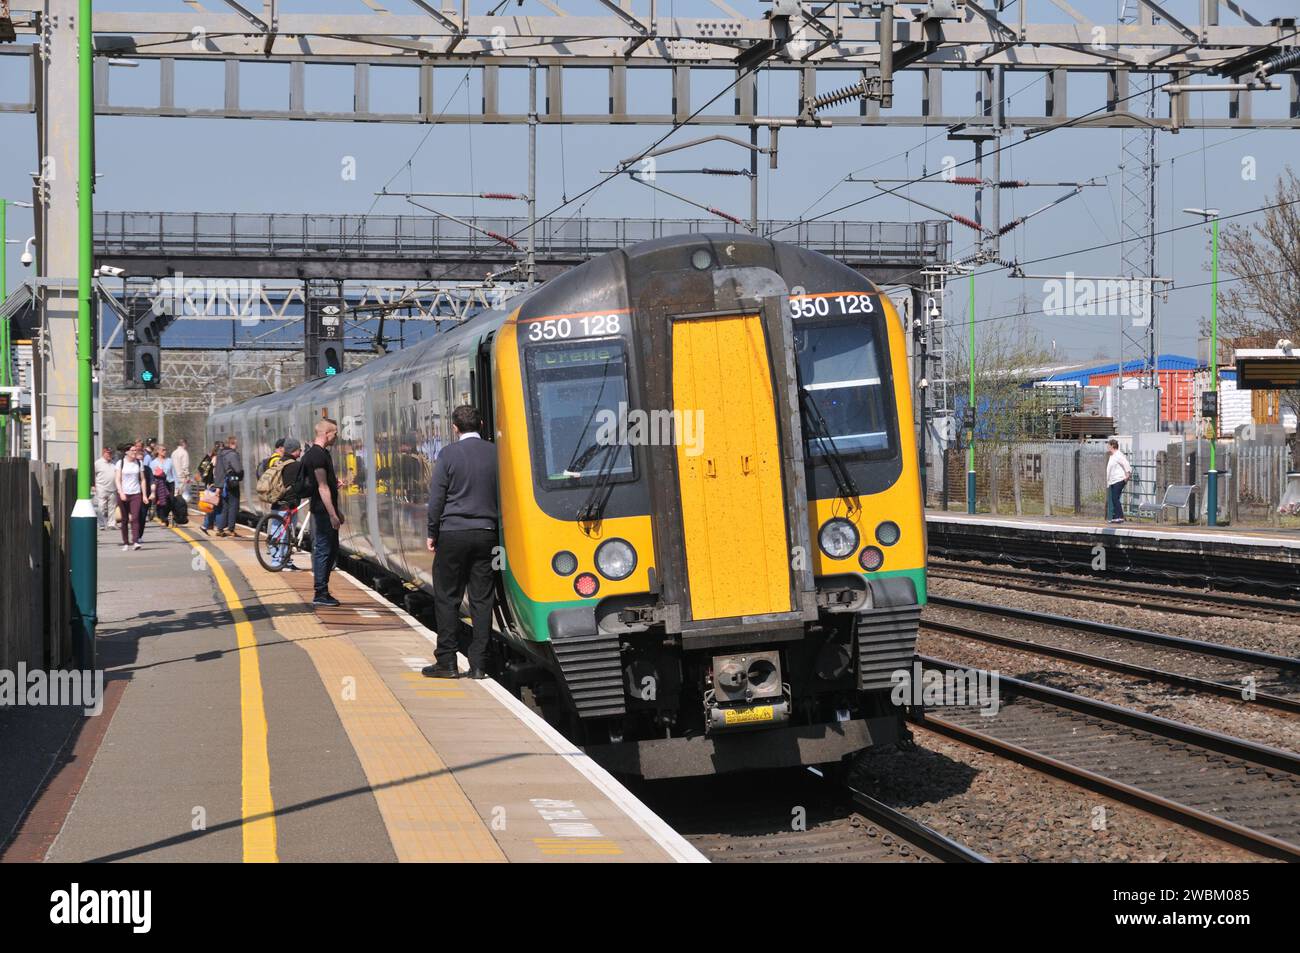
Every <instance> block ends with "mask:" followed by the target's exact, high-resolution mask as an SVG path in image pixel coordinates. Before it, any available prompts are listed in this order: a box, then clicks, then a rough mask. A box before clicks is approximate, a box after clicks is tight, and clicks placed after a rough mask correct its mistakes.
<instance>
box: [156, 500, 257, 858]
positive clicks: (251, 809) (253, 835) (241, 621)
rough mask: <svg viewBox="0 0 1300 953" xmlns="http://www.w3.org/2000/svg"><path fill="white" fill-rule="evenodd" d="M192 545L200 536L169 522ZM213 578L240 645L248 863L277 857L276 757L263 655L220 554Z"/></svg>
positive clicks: (214, 562) (210, 565)
mask: <svg viewBox="0 0 1300 953" xmlns="http://www.w3.org/2000/svg"><path fill="white" fill-rule="evenodd" d="M169 529H171V531H172V532H173V533H175V534H176V535H177V536H179V537H180V538H181V539H183V540H185V541H186V542H187V543H189V544H190V545H191V546H193V545H195V544H196V543H197V542H198V540H196V539H194V537H192V536H190V535H189V534H187V533H184V532H182V531H180V530H179V529H176V528H175V527H174V526H173V527H169ZM205 562H206V565H207V566H208V568H209V569H211V570H212V578H213V579H215V580H216V581H217V588H218V589H220V590H221V596H222V598H224V599H225V600H226V606H227V607H228V608H229V609H230V615H231V618H232V619H234V622H235V643H236V645H237V646H238V647H239V720H240V724H241V725H242V734H243V742H242V745H241V748H242V758H241V761H242V786H243V796H242V798H241V808H240V809H241V812H242V814H243V833H244V863H246V864H255V863H270V864H273V863H276V862H277V861H278V860H279V859H280V858H279V856H278V855H277V853H276V832H275V803H274V802H273V801H272V800H271V758H270V756H269V755H268V754H267V750H266V735H267V726H266V705H265V703H264V702H263V699H262V667H261V664H260V662H259V661H258V657H257V640H256V638H255V637H254V635H253V624H252V623H251V622H249V621H248V613H246V612H245V611H244V604H243V602H241V601H240V598H239V596H238V594H236V592H235V587H234V586H233V585H231V584H230V577H229V576H227V575H226V571H225V570H224V569H222V568H221V564H220V563H219V562H217V559H216V557H215V556H212V557H209V558H208V559H206V560H205Z"/></svg>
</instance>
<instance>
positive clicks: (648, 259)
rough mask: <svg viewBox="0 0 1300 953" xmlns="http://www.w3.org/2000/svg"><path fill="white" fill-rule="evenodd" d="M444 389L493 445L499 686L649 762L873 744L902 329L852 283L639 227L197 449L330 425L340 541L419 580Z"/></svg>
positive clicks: (909, 638)
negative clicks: (648, 234) (656, 235)
mask: <svg viewBox="0 0 1300 953" xmlns="http://www.w3.org/2000/svg"><path fill="white" fill-rule="evenodd" d="M461 403H474V404H476V405H477V406H479V407H480V409H482V410H483V411H484V414H485V418H486V419H487V421H488V427H487V428H485V431H487V434H486V435H488V436H490V437H491V438H492V439H494V440H495V442H496V446H497V448H498V459H499V463H500V474H501V477H500V493H501V514H502V525H501V545H502V557H503V558H502V570H501V593H502V595H503V599H502V603H503V606H502V609H503V611H502V613H501V618H500V620H499V621H500V625H499V632H498V635H499V637H500V639H499V644H500V646H501V647H502V649H503V650H502V651H501V652H499V653H498V656H497V661H498V665H499V669H500V671H499V672H498V677H500V678H501V679H502V680H503V681H505V682H506V683H507V684H509V685H511V686H512V687H514V688H516V689H518V690H521V691H527V692H529V694H530V697H531V698H533V699H535V700H536V701H537V702H538V704H539V705H540V706H541V707H542V708H543V709H544V710H546V711H547V712H548V715H549V716H550V717H552V718H553V719H556V720H558V721H560V722H561V723H562V725H563V727H565V728H566V729H567V730H569V731H570V733H571V734H573V735H574V736H575V737H576V738H577V739H578V740H580V741H581V742H582V743H583V744H584V745H585V746H586V748H587V750H588V752H589V753H591V754H592V755H593V757H596V758H597V759H598V760H600V761H602V762H603V763H605V764H606V765H607V766H609V767H610V768H611V769H614V770H617V771H621V772H625V773H628V774H638V775H642V776H646V777H673V776H683V775H697V774H709V773H718V772H724V771H733V770H742V769H752V768H760V767H781V766H790V765H798V764H827V763H834V762H838V761H840V760H842V759H843V758H845V757H847V756H849V755H851V754H853V753H855V752H857V751H860V750H862V749H865V748H867V747H870V746H872V745H876V744H881V743H888V742H892V741H894V740H896V739H897V738H898V736H899V733H900V732H901V731H902V730H903V729H902V720H901V717H902V711H901V709H900V708H899V707H898V706H897V705H895V704H893V703H892V702H891V699H890V690H891V688H892V687H893V681H892V679H893V676H894V673H895V672H897V671H899V670H905V669H906V668H907V667H908V665H909V664H910V661H911V658H912V656H913V654H914V651H915V641H916V629H917V622H918V618H919V613H920V606H921V605H922V604H923V602H924V600H925V571H924V568H925V567H924V559H925V547H924V525H923V520H922V511H921V501H920V488H919V477H918V473H917V454H916V448H915V446H914V430H913V427H912V425H911V421H912V408H911V399H910V392H909V387H908V374H907V362H906V350H905V341H904V336H903V329H902V327H901V325H900V323H899V319H898V315H897V313H896V312H895V310H894V308H893V305H892V303H891V302H890V301H889V300H888V298H887V297H885V296H884V295H882V294H881V293H880V292H879V290H878V289H877V288H876V287H875V286H874V285H873V284H871V282H869V281H868V280H866V279H865V278H863V277H862V276H861V275H859V274H858V273H856V272H855V271H853V270H852V269H850V268H847V267H845V266H843V265H841V264H839V263H837V262H835V261H833V260H832V259H830V258H827V257H826V256H823V255H820V254H817V253H815V252H810V251H807V250H804V249H800V248H797V247H794V246H790V245H784V244H780V243H774V242H770V241H766V240H762V239H757V238H752V237H747V236H737V235H684V236H677V237H672V238H665V239H659V240H655V241H651V242H645V243H642V244H639V245H636V246H633V247H630V248H628V249H626V250H622V251H617V252H613V253H610V254H608V255H604V256H601V257H599V258H596V259H593V260H591V261H589V262H586V263H585V264H583V265H580V266H578V267H576V268H574V269H572V270H570V271H568V272H566V273H565V274H563V275H561V276H559V277H557V278H555V279H554V280H552V281H550V282H548V283H547V284H545V285H543V286H542V287H540V288H538V289H537V290H536V291H534V292H531V293H529V294H527V295H526V296H521V297H518V298H515V299H513V300H512V301H511V302H510V307H509V310H506V311H496V312H489V313H486V314H481V315H479V316H477V317H476V318H474V319H472V320H470V321H468V322H466V323H465V324H463V325H461V326H459V327H457V328H455V329H453V330H452V331H450V332H448V333H445V334H439V335H436V336H434V337H433V338H432V339H430V340H427V341H424V342H421V343H420V344H418V345H416V346H414V347H410V348H407V349H405V350H403V351H400V352H397V353H395V354H392V355H388V356H386V357H383V358H379V359H377V360H375V361H372V362H371V363H369V364H367V365H366V366H365V367H364V368H361V369H358V370H356V371H351V372H348V373H346V374H343V375H340V376H339V377H337V378H332V379H327V380H321V381H312V382H309V383H306V384H304V385H302V386H300V387H297V388H294V389H293V390H290V391H285V392H283V393H278V394H268V395H265V396H262V397H258V398H254V399H253V400H250V401H246V402H244V403H242V404H239V405H235V406H232V407H227V408H223V409H222V410H220V411H218V412H216V413H214V414H213V415H212V417H211V418H210V422H209V437H210V439H212V440H215V439H219V438H221V437H222V436H224V435H225V434H228V433H232V432H233V433H235V434H237V435H238V436H239V437H240V438H241V442H242V446H243V447H244V449H245V460H246V461H249V462H250V465H251V461H252V460H254V459H262V458H264V457H265V456H267V455H268V454H269V453H270V447H271V445H272V444H273V442H274V440H275V439H276V438H277V437H281V436H294V437H298V438H299V439H303V440H304V441H305V440H306V439H310V434H311V428H312V425H313V423H314V420H315V419H317V418H319V417H320V416H329V417H333V418H334V419H336V420H338V421H339V423H340V438H339V442H338V445H337V446H336V448H335V453H336V455H337V460H336V462H337V465H338V471H339V474H340V477H341V478H342V479H343V480H344V481H345V483H346V489H345V492H344V493H343V496H342V504H343V509H344V515H345V517H346V522H345V524H344V527H343V533H342V539H341V543H342V546H343V548H344V549H345V550H346V551H347V552H349V553H350V554H352V555H354V556H356V557H358V558H360V559H363V560H365V561H366V562H368V563H371V564H373V565H374V566H375V567H376V568H377V569H379V570H381V571H383V572H386V573H389V574H391V575H393V576H395V577H397V578H399V579H401V580H403V581H404V582H406V583H407V584H408V585H409V586H410V587H413V588H416V589H420V590H424V591H425V592H429V591H431V577H430V566H429V562H428V554H427V553H426V552H425V549H424V538H425V506H426V502H427V497H428V490H429V482H430V476H431V472H432V466H433V461H434V460H435V458H436V456H437V452H438V450H439V449H440V448H441V446H442V445H443V444H444V443H445V442H447V441H448V440H450V439H451V432H450V431H451V425H450V415H451V410H452V409H453V408H454V407H455V406H456V405H458V404H461ZM243 503H244V505H245V507H246V508H247V509H248V510H250V511H252V512H254V513H257V512H259V511H260V510H261V509H262V507H261V504H260V503H259V502H258V501H256V500H255V499H253V500H249V499H246V500H244V501H243Z"/></svg>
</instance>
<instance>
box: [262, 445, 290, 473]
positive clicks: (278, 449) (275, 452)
mask: <svg viewBox="0 0 1300 953" xmlns="http://www.w3.org/2000/svg"><path fill="white" fill-rule="evenodd" d="M286 439H287V438H285V437H281V438H280V439H279V440H277V441H276V442H275V447H274V449H272V451H271V455H270V456H269V457H267V458H266V459H265V460H263V461H262V462H261V463H260V464H258V467H257V476H258V479H259V480H260V479H261V476H262V474H263V473H265V472H266V471H267V470H269V469H271V467H273V466H275V465H276V464H277V463H279V462H280V460H281V459H282V458H283V457H284V443H285V440H286Z"/></svg>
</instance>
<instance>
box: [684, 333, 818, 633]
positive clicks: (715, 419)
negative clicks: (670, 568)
mask: <svg viewBox="0 0 1300 953" xmlns="http://www.w3.org/2000/svg"><path fill="white" fill-rule="evenodd" d="M767 355H768V352H767V346H766V343H765V341H764V333H763V324H762V320H761V318H760V317H759V316H758V315H756V314H748V315H723V316H710V317H699V318H679V319H677V320H675V321H674V322H673V330H672V368H673V370H672V376H673V380H672V386H673V410H674V412H675V415H676V418H677V425H678V440H677V447H676V455H677V476H678V492H679V494H680V499H681V510H682V533H683V538H684V540H685V551H686V576H687V585H688V587H689V592H690V607H691V613H690V614H691V618H692V619H694V620H704V619H724V618H733V617H737V616H750V615H760V614H765V613H776V612H789V611H791V609H792V608H793V606H792V604H791V594H790V557H789V554H788V553H787V551H786V547H787V542H786V540H787V536H786V532H787V527H786V514H785V504H784V500H783V496H782V487H781V454H780V447H779V444H778V435H777V422H776V415H775V410H774V406H773V397H772V375H771V368H770V366H769V360H768V356H767ZM688 415H690V417H689V419H688ZM701 425H702V426H701ZM692 427H694V430H692V429H691V428H692ZM684 435H686V436H690V435H693V436H694V439H693V440H687V439H683V436H684Z"/></svg>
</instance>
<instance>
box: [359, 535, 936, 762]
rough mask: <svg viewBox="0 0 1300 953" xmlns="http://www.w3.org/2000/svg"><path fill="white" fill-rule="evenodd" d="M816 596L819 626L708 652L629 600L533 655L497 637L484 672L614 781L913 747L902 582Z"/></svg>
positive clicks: (909, 646) (910, 647) (412, 602)
mask: <svg viewBox="0 0 1300 953" xmlns="http://www.w3.org/2000/svg"><path fill="white" fill-rule="evenodd" d="M347 561H348V564H349V565H348V569H349V570H350V571H352V572H353V573H354V574H356V575H359V576H361V577H362V578H364V579H365V580H366V581H367V582H369V583H370V584H371V585H372V586H374V588H376V589H377V590H378V591H379V592H381V593H382V594H383V595H385V596H386V597H388V598H390V599H393V600H394V601H398V602H400V603H402V604H403V605H404V606H405V608H406V609H407V610H408V611H410V612H411V613H412V614H413V615H415V616H416V617H417V618H421V619H423V620H424V621H425V622H426V623H427V624H429V625H432V624H433V618H432V616H433V611H432V600H431V599H430V597H429V596H428V594H427V593H424V592H422V591H421V590H419V589H416V588H413V587H412V586H410V585H409V584H407V583H405V582H403V581H402V580H400V579H399V578H397V577H396V576H393V575H391V574H389V573H387V572H386V571H384V570H382V569H380V568H378V567H377V566H375V565H374V564H373V563H370V562H367V561H365V560H362V559H358V558H357V557H347ZM818 590H819V603H820V604H821V606H822V608H821V609H820V611H819V612H818V617H817V620H816V621H815V622H808V623H805V624H804V625H803V626H801V627H800V628H799V629H797V630H786V631H781V630H778V631H775V632H773V631H761V630H756V631H753V632H750V633H747V637H742V636H736V637H729V638H727V639H724V640H717V639H715V642H716V641H726V642H727V643H728V644H709V645H700V644H699V643H698V641H695V644H692V641H693V640H692V638H691V637H690V636H688V635H683V634H682V633H675V634H669V633H668V632H667V631H666V627H665V625H664V624H663V623H662V622H659V621H656V620H655V619H654V608H653V607H654V603H653V601H652V599H651V597H650V596H648V595H646V596H636V595H631V596H621V597H618V598H617V599H610V600H605V601H604V602H602V603H600V604H598V606H596V607H587V608H586V609H584V610H573V611H572V613H570V614H569V615H568V616H566V615H565V614H564V613H563V612H561V613H554V614H553V618H552V622H551V629H552V631H551V635H552V638H551V640H550V641H549V642H535V643H531V644H527V647H525V645H524V644H522V643H521V642H520V640H517V639H507V638H504V637H502V635H501V632H498V633H496V636H497V637H496V638H494V639H493V643H492V647H491V651H490V656H489V668H490V670H491V673H492V674H493V675H494V676H495V677H496V678H497V679H498V680H499V681H500V682H502V684H504V685H505V686H506V687H507V688H509V689H510V690H512V691H513V692H515V693H516V694H517V695H519V696H520V697H521V698H523V699H524V700H525V701H526V702H528V703H529V704H530V705H531V706H532V707H533V708H534V709H535V710H537V711H538V712H539V713H541V714H542V715H543V717H545V718H546V720H547V721H549V722H550V723H551V724H553V725H555V726H556V727H557V728H559V729H560V730H561V731H563V732H564V733H565V734H566V735H567V736H568V737H569V738H571V739H572V740H573V741H574V742H575V743H577V744H580V745H582V746H583V748H584V750H585V751H586V752H587V753H588V754H589V755H590V756H591V757H592V758H593V759H595V760H596V761H597V762H599V763H600V764H601V765H603V766H604V767H605V768H607V769H608V770H610V771H613V772H615V773H617V774H624V775H628V776H635V777H642V778H646V779H667V778H677V777H692V776H700V775H712V774H723V773H730V772H736V771H750V770H761V769H772V768H787V767H796V766H801V765H823V766H826V765H836V764H839V763H842V762H844V761H845V759H847V758H849V757H851V756H852V755H854V754H856V753H858V752H860V751H863V750H866V749H868V748H873V747H878V746H880V745H886V744H894V743H897V742H898V741H900V740H902V739H904V738H906V728H905V724H904V718H905V714H906V711H905V708H904V707H903V706H900V705H898V704H896V703H895V702H894V700H893V698H892V695H893V688H894V684H893V675H894V673H895V672H897V671H899V670H907V669H909V668H910V665H911V662H912V658H913V656H914V655H915V652H916V633H917V627H918V624H919V620H920V606H919V605H918V604H917V600H916V590H915V588H914V587H913V585H912V584H911V582H910V581H909V580H906V579H894V580H887V579H880V580H862V579H860V578H854V577H832V578H830V579H821V580H818ZM598 613H599V614H598ZM502 622H504V619H500V620H499V625H498V627H499V628H500V627H501V626H500V623H502Z"/></svg>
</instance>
